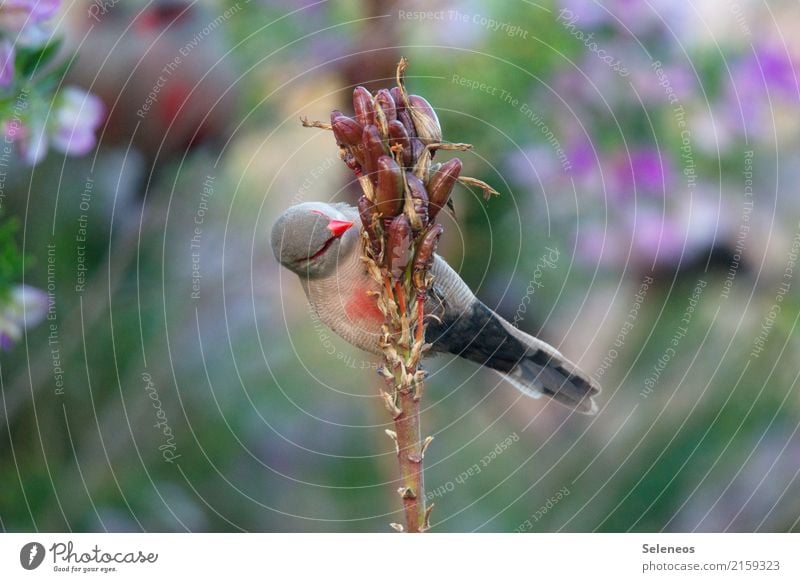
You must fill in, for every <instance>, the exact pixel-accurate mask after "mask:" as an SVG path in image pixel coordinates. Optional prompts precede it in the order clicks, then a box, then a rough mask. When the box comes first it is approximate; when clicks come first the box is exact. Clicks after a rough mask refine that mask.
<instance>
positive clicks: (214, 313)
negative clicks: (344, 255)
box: [0, 0, 800, 532]
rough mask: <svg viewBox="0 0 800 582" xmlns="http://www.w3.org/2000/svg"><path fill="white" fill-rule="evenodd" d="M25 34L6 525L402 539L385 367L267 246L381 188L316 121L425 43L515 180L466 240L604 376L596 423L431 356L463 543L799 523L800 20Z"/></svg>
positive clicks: (700, 9)
mask: <svg viewBox="0 0 800 582" xmlns="http://www.w3.org/2000/svg"><path fill="white" fill-rule="evenodd" d="M34 4H35V5H36V6H35V7H34V8H32V7H31V6H32V5H34ZM20 15H22V16H20ZM20 18H22V20H20ZM0 30H2V45H1V46H0V63H2V68H1V69H0V95H2V98H0V119H1V120H2V122H3V127H4V128H5V130H4V136H5V138H4V141H2V143H0V213H1V214H0V344H1V347H2V350H3V351H2V352H1V353H0V391H1V396H2V398H1V402H0V475H2V485H0V529H2V530H3V531H34V530H43V531H62V530H71V531H142V530H146V531H186V530H191V531H239V530H246V531H281V532H283V531H290V532H294V531H374V532H383V531H389V527H388V524H389V522H391V521H401V515H400V512H399V509H400V504H399V500H398V499H397V496H396V494H395V493H394V491H395V490H396V487H397V484H396V483H395V482H394V479H395V475H396V466H395V464H396V459H395V455H394V449H393V445H392V443H391V441H389V439H387V438H386V436H385V435H384V429H385V428H387V427H388V426H389V424H388V422H389V418H388V415H387V414H386V412H385V410H384V408H383V406H382V404H381V401H380V399H379V398H378V389H379V388H380V382H379V379H378V377H377V375H376V373H375V367H376V362H375V359H374V358H373V357H372V356H369V355H367V354H365V353H362V352H359V351H358V350H356V349H355V348H351V347H350V346H348V345H347V344H346V343H344V342H343V341H342V340H340V339H339V338H338V337H336V336H334V335H333V334H332V333H331V332H329V331H328V330H327V329H325V328H324V327H322V326H321V324H320V323H319V322H318V321H317V320H316V319H315V318H314V317H313V316H312V314H311V313H310V312H309V309H308V306H307V303H306V301H305V297H304V296H303V293H302V291H301V288H300V285H299V283H298V281H297V280H296V278H295V277H294V276H293V275H291V273H288V272H287V271H282V270H280V269H279V268H278V265H277V263H276V262H275V260H274V259H273V257H272V253H271V251H270V250H269V247H268V242H267V238H268V233H269V229H270V226H271V224H272V221H273V220H274V219H275V218H276V217H277V216H278V214H280V213H281V212H282V211H283V210H284V209H285V208H287V207H288V206H289V205H291V204H294V203H298V202H301V201H309V200H340V201H351V202H353V201H354V200H355V199H356V194H357V186H356V185H355V184H353V183H352V179H351V177H350V174H349V172H348V171H347V169H346V168H345V167H344V165H343V164H342V163H341V162H340V161H339V159H338V156H337V150H336V147H335V144H334V142H333V139H332V137H331V135H330V134H328V133H327V132H324V131H319V130H314V129H303V128H302V127H301V125H300V123H299V118H300V117H301V116H308V117H310V118H312V119H321V120H326V119H327V117H328V114H329V112H330V110H331V109H334V108H337V109H342V110H343V111H345V112H350V111H351V105H350V97H351V93H352V89H353V88H354V87H355V86H356V85H359V84H361V85H365V86H367V87H368V88H370V89H377V88H380V87H384V86H392V85H393V84H394V82H393V80H392V79H393V76H394V70H395V64H396V63H397V61H398V59H399V57H400V56H401V55H405V56H406V57H408V58H409V60H410V62H411V68H410V71H409V73H408V84H409V87H410V90H411V91H412V92H413V93H418V94H421V95H424V96H425V97H426V98H427V99H428V100H429V101H430V102H431V103H432V104H433V106H434V107H435V108H436V109H437V111H438V114H439V118H440V120H441V123H442V126H443V129H444V135H445V139H447V140H449V141H453V142H468V143H472V144H474V145H475V148H474V150H473V151H470V152H466V153H463V154H460V155H459V157H461V158H462V160H463V161H464V164H465V170H464V173H465V174H468V175H472V176H475V177H478V178H481V179H483V180H486V181H487V182H489V183H491V184H492V185H494V186H495V187H496V188H497V189H498V190H499V191H500V192H501V196H500V197H499V198H495V199H492V200H491V201H489V202H484V201H483V198H482V196H481V193H480V192H478V191H469V190H468V189H464V188H462V189H461V190H460V191H459V192H457V193H456V194H455V196H454V197H455V202H456V215H457V221H456V220H453V219H452V218H445V219H444V224H445V227H446V232H445V236H444V238H443V244H442V246H441V248H440V252H441V254H443V255H444V256H445V257H446V258H447V259H448V260H449V261H450V263H451V264H452V265H453V266H454V267H455V268H456V269H457V270H458V271H459V272H460V273H461V275H462V276H463V277H464V279H465V280H466V281H467V282H468V283H469V284H470V285H471V286H472V287H473V289H474V290H475V291H476V294H477V295H478V296H479V297H480V298H481V299H482V300H483V301H484V302H485V303H487V304H488V305H489V306H491V307H493V308H494V309H496V310H497V311H499V312H500V313H501V314H503V315H504V316H505V317H506V318H507V319H509V320H510V321H513V322H514V323H515V324H516V325H518V326H519V327H520V328H521V329H524V330H526V331H528V332H531V333H534V334H537V335H539V336H540V337H542V338H543V339H545V340H547V341H548V342H550V343H552V344H553V345H555V346H557V347H558V348H559V349H560V351H562V352H563V353H564V354H566V355H567V356H568V357H569V358H570V359H572V360H573V361H575V362H576V363H578V364H579V365H580V366H581V367H582V368H583V369H585V370H587V371H588V372H590V373H592V375H593V376H594V377H595V378H596V379H597V380H598V381H599V382H600V383H601V384H602V385H603V388H604V391H603V393H602V394H601V396H600V399H599V405H600V412H599V414H598V415H597V416H595V417H585V416H578V415H572V414H570V411H568V410H566V409H564V408H561V407H559V406H558V405H556V404H553V403H551V402H546V401H544V400H530V399H526V398H524V397H521V396H520V395H519V393H518V392H517V391H515V390H514V389H513V388H512V387H511V386H509V385H507V384H504V383H502V382H499V377H498V376H496V375H494V374H491V373H489V372H486V371H483V370H479V369H477V368H476V367H475V366H474V365H472V364H470V363H467V362H462V361H458V360H456V359H451V358H446V357H439V358H437V359H432V360H430V362H429V364H428V368H429V370H430V372H431V377H430V380H429V382H428V385H427V390H426V393H425V407H424V415H423V425H424V427H425V428H426V430H427V432H428V433H429V434H431V435H433V436H435V441H434V442H433V444H432V445H431V447H430V448H429V449H428V453H427V455H426V465H427V467H426V485H427V489H428V498H429V500H431V501H433V502H435V504H436V508H435V510H434V513H433V517H432V522H433V529H434V531H440V532H445V531H457V532H462V531H615V532H616V531H798V530H800V525H798V524H799V523H800V481H799V480H798V473H800V435H799V434H798V426H799V424H798V423H799V421H800V393H799V392H798V388H797V385H798V376H800V364H798V362H800V341H799V340H798V339H797V338H798V336H797V334H796V332H795V330H796V326H797V322H798V316H800V295H799V294H798V291H800V281H798V280H797V279H796V273H795V270H796V268H797V263H796V261H797V258H798V252H800V196H798V189H797V184H798V183H800V164H798V163H797V160H798V156H799V155H800V85H799V84H798V83H799V81H798V73H800V44H799V43H800V34H798V32H800V6H798V4H797V2H792V1H785V2H781V1H770V2H769V3H767V2H766V1H765V0H761V1H759V0H731V1H727V0H726V1H725V2H718V1H712V0H693V1H692V2H685V3H676V2H667V1H666V0H654V1H651V2H647V3H646V2H641V3H639V2H628V1H623V0H606V1H605V2H603V3H602V4H600V3H595V2H594V1H593V0H551V1H544V2H542V3H532V2H523V1H512V2H504V3H499V2H493V3H490V2H477V1H472V0H466V1H461V2H448V1H442V0H438V1H432V2H431V1H429V2H422V1H404V2H401V1H397V2H395V1H389V0H379V1H373V2H367V1H366V0H363V1H357V0H347V1H344V2H329V1H319V2H312V1H304V0H295V1H289V0H250V1H247V0H235V1H234V0H232V1H227V0H225V1H222V0H220V1H216V2H213V1H200V0H198V1H190V0H153V1H150V2H147V1H144V0H141V1H129V0H126V1H125V2H124V3H123V2H117V1H115V0H93V1H92V2H89V1H69V0H65V1H64V2H58V1H49V2H45V1H41V2H38V3H36V2H33V3H32V2H21V1H19V0H16V1H15V0H8V1H5V2H3V3H2V4H0ZM446 154H447V152H443V159H447V156H446Z"/></svg>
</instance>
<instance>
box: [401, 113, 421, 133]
mask: <svg viewBox="0 0 800 582" xmlns="http://www.w3.org/2000/svg"><path fill="white" fill-rule="evenodd" d="M397 119H398V120H400V121H401V122H402V124H403V127H405V128H406V133H408V137H417V130H416V129H414V120H413V119H411V114H410V113H409V112H408V109H402V110H400V109H398V111H397Z"/></svg>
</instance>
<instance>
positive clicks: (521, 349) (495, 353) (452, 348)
mask: <svg viewBox="0 0 800 582" xmlns="http://www.w3.org/2000/svg"><path fill="white" fill-rule="evenodd" d="M447 315H448V314H447V313H446V314H445V318H444V319H443V321H442V322H441V323H438V324H432V325H430V326H429V328H428V329H429V331H430V332H431V334H430V337H431V338H432V341H433V346H434V349H436V350H437V351H442V352H450V353H453V354H458V355H459V356H461V357H462V358H466V359H468V360H472V361H473V362H477V363H478V364H480V365H482V366H486V367H488V368H491V369H493V370H494V371H496V372H497V373H498V374H500V375H501V376H503V377H504V378H506V379H507V380H508V381H509V382H510V383H511V384H513V385H514V387H516V388H517V389H518V390H520V391H521V392H522V393H524V394H526V395H528V396H531V397H533V398H539V397H540V396H541V395H542V394H544V395H545V396H549V397H550V398H553V399H554V400H556V401H557V402H560V403H561V404H564V405H566V406H569V407H570V408H574V409H575V410H576V411H578V412H581V413H583V414H594V413H595V412H597V405H596V404H595V402H594V400H593V399H592V397H593V396H595V395H596V394H598V393H599V392H600V388H599V386H597V385H596V384H595V383H594V382H593V381H592V379H591V378H590V377H589V376H588V375H587V374H584V373H583V372H581V371H580V370H579V369H578V367H577V366H575V365H574V364H573V363H572V362H570V361H569V360H567V359H566V358H564V356H563V355H561V353H559V351H558V350H556V349H555V348H554V347H552V346H551V345H549V344H546V343H545V342H543V341H541V340H538V339H536V338H535V337H533V336H531V335H528V334H527V333H525V332H523V331H520V330H519V329H517V328H516V327H514V326H513V325H511V324H510V323H509V322H507V321H506V320H504V319H503V318H502V317H500V316H499V315H497V314H496V313H494V312H493V311H492V310H491V309H489V308H488V307H486V306H485V305H484V304H483V303H481V302H480V301H477V300H475V301H474V303H473V304H472V305H471V306H470V308H469V309H468V310H467V311H466V312H464V313H458V314H454V315H452V316H450V317H447Z"/></svg>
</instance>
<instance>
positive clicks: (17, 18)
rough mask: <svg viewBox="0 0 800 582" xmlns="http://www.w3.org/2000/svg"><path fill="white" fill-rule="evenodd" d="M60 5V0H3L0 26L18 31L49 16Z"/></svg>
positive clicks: (0, 7)
mask: <svg viewBox="0 0 800 582" xmlns="http://www.w3.org/2000/svg"><path fill="white" fill-rule="evenodd" d="M60 7H61V0H3V3H2V5H1V6H0V26H2V27H3V28H6V29H8V30H11V31H13V32H20V31H21V30H23V29H24V28H27V27H29V26H36V25H38V24H40V23H42V22H44V21H45V20H48V19H49V18H51V17H52V16H53V15H54V14H55V13H56V12H58V9H59V8H60Z"/></svg>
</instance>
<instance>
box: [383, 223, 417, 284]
mask: <svg viewBox="0 0 800 582" xmlns="http://www.w3.org/2000/svg"><path fill="white" fill-rule="evenodd" d="M410 255H411V225H410V224H409V223H408V218H406V215H405V214H400V215H399V216H396V217H395V219H394V220H392V222H391V224H389V235H388V237H387V242H386V255H385V257H384V264H385V266H386V268H387V269H388V270H389V273H390V274H391V275H392V279H394V280H395V281H396V280H398V279H400V278H401V277H402V276H403V271H405V268H406V266H407V265H408V261H409V259H410V258H411V256H410Z"/></svg>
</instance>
